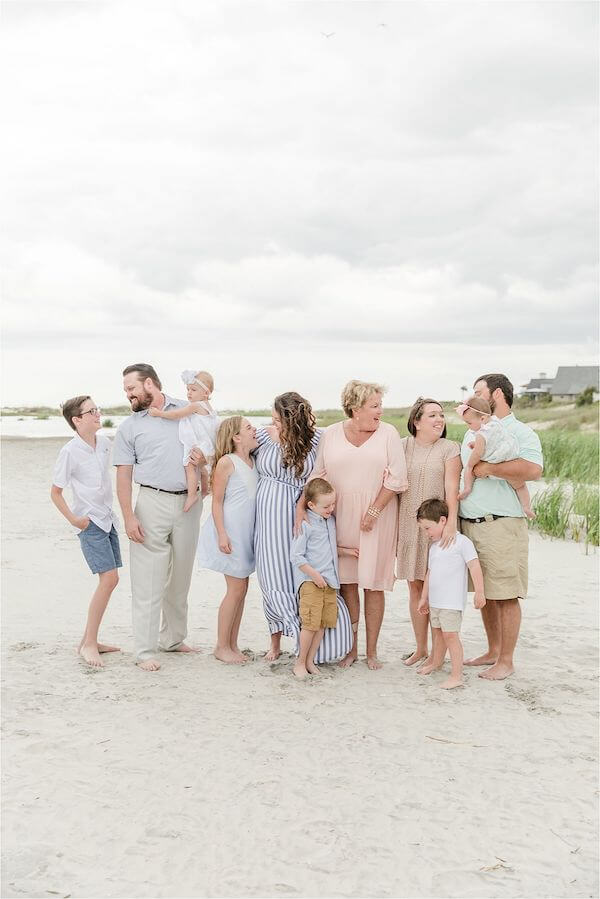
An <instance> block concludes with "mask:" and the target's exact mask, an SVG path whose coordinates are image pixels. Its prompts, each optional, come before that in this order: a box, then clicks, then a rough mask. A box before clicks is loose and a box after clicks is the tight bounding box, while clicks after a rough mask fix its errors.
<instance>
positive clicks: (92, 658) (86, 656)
mask: <svg viewBox="0 0 600 899" xmlns="http://www.w3.org/2000/svg"><path fill="white" fill-rule="evenodd" d="M79 655H80V656H81V658H82V659H83V661H84V662H86V663H87V664H88V665H89V666H90V667H91V668H104V662H103V661H102V659H101V658H100V656H99V655H98V647H97V646H82V647H81V649H80V650H79Z"/></svg>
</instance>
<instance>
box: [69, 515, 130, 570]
mask: <svg viewBox="0 0 600 899" xmlns="http://www.w3.org/2000/svg"><path fill="white" fill-rule="evenodd" d="M77 536H78V537H79V542H80V543H81V551H82V553H83V555H84V556H85V561H86V562H87V563H88V565H89V566H90V570H91V572H92V574H104V572H105V571H112V570H113V568H121V567H122V564H123V563H122V562H121V547H120V546H119V535H118V534H117V532H116V530H115V526H114V524H113V526H112V527H111V529H110V531H109V532H108V534H107V533H106V531H103V530H102V528H99V527H98V525H97V524H94V522H93V521H90V523H89V524H88V526H87V528H86V529H85V531H80V532H79V534H78V535H77Z"/></svg>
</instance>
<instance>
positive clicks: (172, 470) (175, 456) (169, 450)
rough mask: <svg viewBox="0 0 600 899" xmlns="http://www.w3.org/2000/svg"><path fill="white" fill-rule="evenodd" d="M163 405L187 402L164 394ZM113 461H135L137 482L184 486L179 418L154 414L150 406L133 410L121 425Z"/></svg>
mask: <svg viewBox="0 0 600 899" xmlns="http://www.w3.org/2000/svg"><path fill="white" fill-rule="evenodd" d="M164 397H165V404H164V406H163V409H164V410H165V411H166V410H167V409H169V408H171V409H175V408H178V407H179V406H185V405H186V403H184V401H183V400H175V399H173V398H172V397H170V396H167V395H166V394H164ZM113 465H133V480H134V481H135V483H136V484H147V485H148V486H149V487H160V489H161V490H185V489H186V480H185V469H184V467H183V446H182V444H181V441H180V439H179V422H178V421H167V419H166V418H153V417H152V416H151V415H149V414H148V410H147V409H143V410H142V411H141V412H134V413H133V414H132V415H130V416H129V418H126V419H125V421H124V422H122V423H121V424H120V425H119V429H118V431H117V433H116V435H115V442H114V447H113Z"/></svg>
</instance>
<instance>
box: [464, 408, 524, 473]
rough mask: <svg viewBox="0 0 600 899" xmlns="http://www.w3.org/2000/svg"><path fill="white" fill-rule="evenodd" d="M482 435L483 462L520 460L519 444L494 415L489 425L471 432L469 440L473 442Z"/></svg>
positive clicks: (495, 462)
mask: <svg viewBox="0 0 600 899" xmlns="http://www.w3.org/2000/svg"><path fill="white" fill-rule="evenodd" d="M478 434H480V435H481V436H482V437H483V439H484V440H485V451H484V453H483V456H482V457H481V459H482V461H483V462H492V463H493V464H494V465H496V464H497V463H498V462H510V461H511V459H518V458H519V444H518V443H517V440H516V437H513V435H512V434H511V433H510V431H508V430H507V428H505V427H504V425H503V424H502V422H501V421H500V419H499V418H497V417H496V416H495V415H492V417H491V418H490V420H489V421H488V422H487V424H485V425H482V426H481V427H480V429H479V431H470V432H469V440H468V442H470V441H472V440H474V439H475V437H477V435H478Z"/></svg>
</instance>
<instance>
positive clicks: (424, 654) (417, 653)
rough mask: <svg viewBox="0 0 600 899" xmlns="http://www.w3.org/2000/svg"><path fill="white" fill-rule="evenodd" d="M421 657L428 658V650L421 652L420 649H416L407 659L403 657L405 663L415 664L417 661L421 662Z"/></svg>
mask: <svg viewBox="0 0 600 899" xmlns="http://www.w3.org/2000/svg"><path fill="white" fill-rule="evenodd" d="M421 659H427V652H426V651H425V652H421V650H420V649H415V651H414V652H413V653H411V655H409V657H408V658H407V659H403V662H404V664H405V665H415V664H416V663H417V662H420V661H421Z"/></svg>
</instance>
